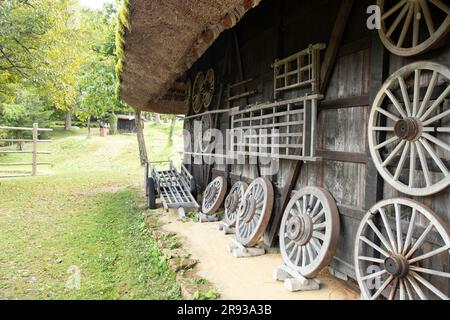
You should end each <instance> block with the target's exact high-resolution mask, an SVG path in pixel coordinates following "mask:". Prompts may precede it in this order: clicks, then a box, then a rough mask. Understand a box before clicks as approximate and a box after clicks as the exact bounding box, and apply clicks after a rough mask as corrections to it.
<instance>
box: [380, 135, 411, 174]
mask: <svg viewBox="0 0 450 320" xmlns="http://www.w3.org/2000/svg"><path fill="white" fill-rule="evenodd" d="M405 144H406V140H402V141H400V143H399V144H398V145H397V146H396V147H395V149H394V150H393V151H392V153H391V154H390V155H389V156H388V157H387V158H386V160H384V162H383V163H382V164H381V167H383V168H386V167H387V166H388V165H389V164H390V163H391V162H392V160H394V158H395V157H396V156H397V154H398V152H399V151H400V150H401V149H402V148H403V147H404V146H405Z"/></svg>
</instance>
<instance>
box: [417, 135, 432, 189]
mask: <svg viewBox="0 0 450 320" xmlns="http://www.w3.org/2000/svg"><path fill="white" fill-rule="evenodd" d="M415 144H416V149H417V153H418V154H419V160H420V165H421V167H422V171H423V175H424V177H425V183H426V185H427V187H430V186H431V184H432V182H431V173H430V169H429V168H428V163H427V158H426V157H425V154H424V152H423V150H422V146H421V144H420V143H419V142H418V141H416V143H415Z"/></svg>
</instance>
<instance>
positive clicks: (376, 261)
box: [358, 256, 384, 264]
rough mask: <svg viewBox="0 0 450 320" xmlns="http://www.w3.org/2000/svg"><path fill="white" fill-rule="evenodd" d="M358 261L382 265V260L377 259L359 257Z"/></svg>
mask: <svg viewBox="0 0 450 320" xmlns="http://www.w3.org/2000/svg"><path fill="white" fill-rule="evenodd" d="M358 260H361V261H367V262H375V263H380V264H383V263H384V260H383V259H377V258H372V257H365V256H359V257H358Z"/></svg>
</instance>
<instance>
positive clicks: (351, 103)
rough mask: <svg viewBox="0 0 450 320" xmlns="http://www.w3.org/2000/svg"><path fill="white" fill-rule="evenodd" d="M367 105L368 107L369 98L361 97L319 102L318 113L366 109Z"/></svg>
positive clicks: (366, 96)
mask: <svg viewBox="0 0 450 320" xmlns="http://www.w3.org/2000/svg"><path fill="white" fill-rule="evenodd" d="M369 105H370V103H369V96H368V95H363V96H356V97H349V98H342V99H334V100H324V101H321V102H320V105H319V111H322V110H333V109H348V108H356V107H367V106H369Z"/></svg>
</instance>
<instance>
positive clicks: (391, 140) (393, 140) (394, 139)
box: [375, 136, 400, 150]
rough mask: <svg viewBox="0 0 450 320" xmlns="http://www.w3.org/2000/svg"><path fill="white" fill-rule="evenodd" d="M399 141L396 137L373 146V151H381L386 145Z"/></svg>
mask: <svg viewBox="0 0 450 320" xmlns="http://www.w3.org/2000/svg"><path fill="white" fill-rule="evenodd" d="M399 139H400V138H399V137H397V136H395V137H392V138H390V139H388V140H386V141H385V142H383V143H380V144H379V145H377V146H375V150H381V149H383V148H384V147H387V146H388V145H390V144H392V143H394V142H397V141H398V140H399Z"/></svg>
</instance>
